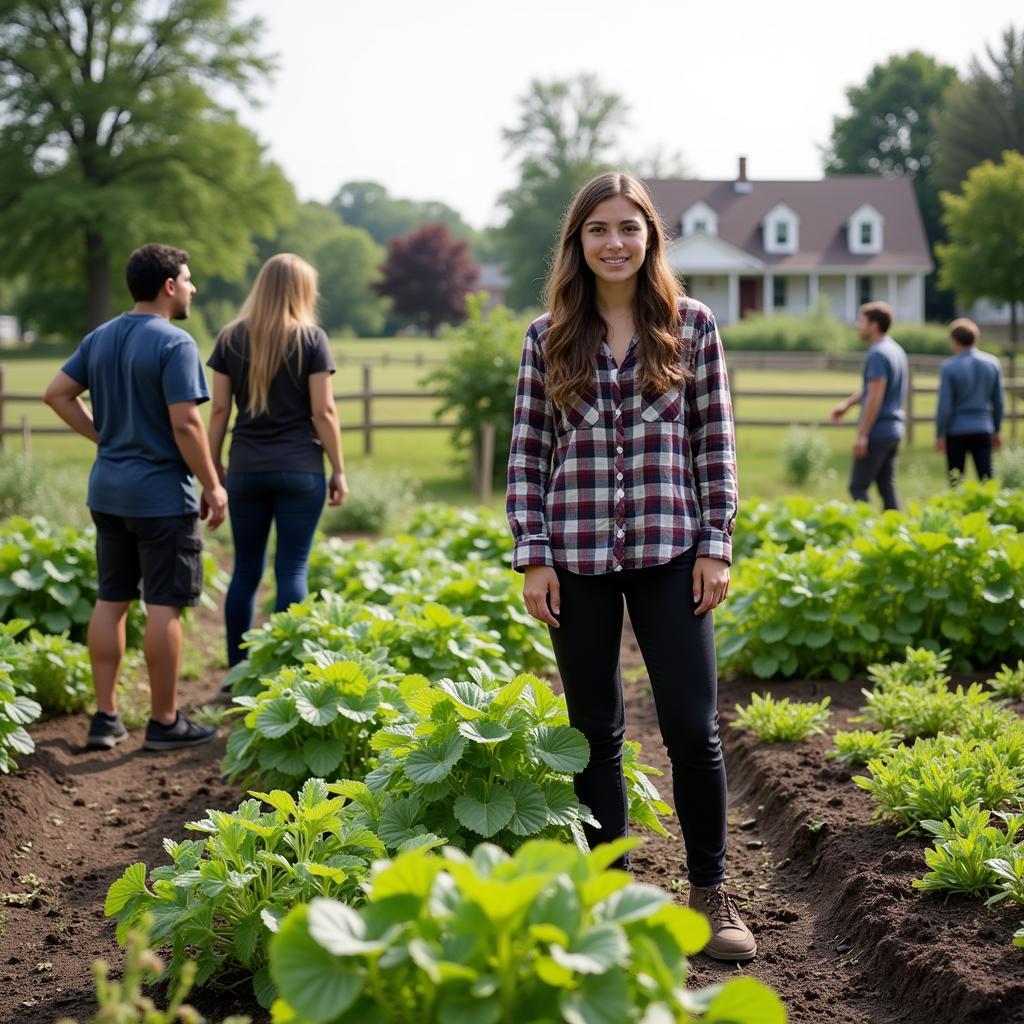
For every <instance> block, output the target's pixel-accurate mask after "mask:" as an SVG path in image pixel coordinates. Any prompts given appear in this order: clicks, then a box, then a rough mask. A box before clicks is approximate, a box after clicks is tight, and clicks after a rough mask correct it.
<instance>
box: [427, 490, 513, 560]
mask: <svg viewBox="0 0 1024 1024" xmlns="http://www.w3.org/2000/svg"><path fill="white" fill-rule="evenodd" d="M408 533H409V535H410V536H412V537H417V538H419V539H420V540H429V541H431V542H432V543H433V544H435V545H437V546H438V547H440V548H441V550H442V551H443V552H444V553H445V554H446V555H447V556H448V557H449V558H450V559H452V560H453V561H456V562H460V563H465V562H469V561H479V562H486V563H489V564H491V565H501V564H505V565H510V564H511V562H512V538H511V535H510V534H509V531H508V523H507V522H506V521H505V518H504V516H500V515H498V514H497V513H495V512H492V511H491V510H490V509H487V508H473V509H469V508H459V507H458V506H456V505H441V504H430V505H421V506H420V507H419V508H417V509H416V511H415V512H413V514H412V519H411V520H410V522H409V530H408Z"/></svg>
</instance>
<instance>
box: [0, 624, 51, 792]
mask: <svg viewBox="0 0 1024 1024" xmlns="http://www.w3.org/2000/svg"><path fill="white" fill-rule="evenodd" d="M27 625H28V623H27V622H25V621H23V620H17V619H16V620H15V621H13V622H7V623H0V775H7V774H8V773H10V772H12V771H14V770H15V769H16V768H17V767H18V764H17V762H16V761H15V760H14V755H15V754H31V753H32V751H34V750H35V749H36V745H35V743H34V742H33V740H32V737H31V736H30V735H29V734H28V730H27V729H26V728H25V726H26V725H28V724H29V723H30V722H34V721H35V720H36V719H37V718H38V717H39V716H40V714H41V713H42V708H40V706H39V705H38V704H37V703H36V702H35V701H34V700H32V699H31V698H29V697H26V696H25V695H24V694H23V693H18V692H17V690H16V689H15V685H14V679H13V678H12V677H11V671H12V669H13V668H14V667H15V662H16V659H17V657H18V655H17V652H16V649H17V644H15V642H14V638H15V636H17V634H18V633H20V632H21V631H22V630H23V629H24V628H25V627H26V626H27Z"/></svg>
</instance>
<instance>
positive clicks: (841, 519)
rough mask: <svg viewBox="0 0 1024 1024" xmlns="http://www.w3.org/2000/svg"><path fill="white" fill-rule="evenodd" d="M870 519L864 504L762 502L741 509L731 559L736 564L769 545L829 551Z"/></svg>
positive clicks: (796, 499)
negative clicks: (735, 561) (828, 549)
mask: <svg viewBox="0 0 1024 1024" xmlns="http://www.w3.org/2000/svg"><path fill="white" fill-rule="evenodd" d="M873 518H874V514H873V513H872V511H871V509H870V508H869V507H868V506H867V505H865V504H853V503H850V502H841V501H828V502H824V503H823V502H820V501H816V500H815V499H814V498H808V497H805V496H803V495H791V496H789V497H786V498H780V499H778V500H776V501H771V502H766V501H762V502H760V503H758V504H757V505H755V506H754V507H753V508H744V509H743V513H742V515H741V516H740V517H739V519H738V520H737V521H736V535H735V536H734V537H733V557H734V558H735V559H736V560H737V561H740V560H741V559H744V558H749V557H750V556H751V555H753V554H754V553H755V552H757V551H758V550H760V549H761V548H764V547H768V546H769V545H771V546H773V547H775V548H782V549H784V550H785V551H801V550H803V548H806V547H810V546H812V545H816V546H818V547H833V546H834V545H836V544H839V543H841V542H843V541H845V540H847V539H849V538H850V537H852V536H854V534H856V533H859V532H860V531H861V530H863V529H864V527H865V524H866V523H867V522H868V521H869V520H871V519H873Z"/></svg>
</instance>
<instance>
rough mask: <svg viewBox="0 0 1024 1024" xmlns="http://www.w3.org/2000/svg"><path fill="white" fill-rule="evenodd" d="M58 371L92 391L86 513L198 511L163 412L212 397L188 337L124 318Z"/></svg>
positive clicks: (151, 319) (87, 341) (90, 337)
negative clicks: (94, 438)
mask: <svg viewBox="0 0 1024 1024" xmlns="http://www.w3.org/2000/svg"><path fill="white" fill-rule="evenodd" d="M62 369H63V371H64V372H65V373H66V374H67V375H68V376H69V377H71V378H72V380H75V381H77V382H78V383H79V384H81V385H82V386H83V387H84V388H86V389H87V390H88V391H89V392H90V395H91V397H92V415H93V420H94V421H95V423H96V431H97V433H98V434H99V436H100V443H99V449H98V451H97V455H96V462H95V463H94V464H93V467H92V472H91V473H90V474H89V496H88V498H87V504H88V506H89V508H91V509H92V510H93V511H95V512H106V513H107V514H108V515H115V516H132V517H135V518H138V519H150V518H155V517H156V516H181V515H192V514H194V513H197V512H198V511H199V499H198V498H197V496H196V489H195V484H194V483H193V480H192V475H191V471H190V470H189V468H188V466H187V465H186V463H185V460H184V459H183V458H182V457H181V452H180V451H178V445H177V444H176V443H175V440H174V431H173V429H172V427H171V417H170V414H169V413H168V411H167V406H169V405H174V404H175V403H177V402H205V401H207V399H209V397H210V393H209V391H208V390H207V388H206V377H205V375H204V373H203V364H202V361H201V360H200V358H199V346H198V345H196V343H195V341H193V340H192V337H191V335H189V334H186V333H185V331H183V330H182V329H181V328H180V327H175V326H174V324H172V323H171V322H170V321H169V320H167V319H165V318H164V317H162V316H157V315H156V314H153V313H122V314H121V316H119V317H115V318H114V319H113V320H110V321H109V322H107V323H105V324H103V325H102V326H100V327H97V328H96V330H94V331H93V332H92V333H91V334H87V335H86V336H85V338H84V339H83V341H82V343H81V344H80V345H79V346H78V348H77V349H75V352H74V354H73V355H72V356H71V358H70V359H69V360H68V361H67V362H66V363H65V364H64V366H63V367H62Z"/></svg>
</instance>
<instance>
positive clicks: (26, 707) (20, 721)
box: [3, 694, 43, 725]
mask: <svg viewBox="0 0 1024 1024" xmlns="http://www.w3.org/2000/svg"><path fill="white" fill-rule="evenodd" d="M3 710H4V711H5V712H6V714H7V718H8V719H9V720H10V721H12V722H14V723H16V724H17V725H28V724H29V723H30V722H34V721H35V720H36V719H37V718H38V717H39V716H40V715H41V714H42V713H43V709H42V708H41V707H40V706H39V705H38V704H37V703H36V702H35V701H34V700H32V699H30V698H29V697H23V696H22V695H21V694H18V696H17V697H15V698H14V700H13V701H11V702H9V703H8V704H6V705H4V708H3Z"/></svg>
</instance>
